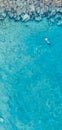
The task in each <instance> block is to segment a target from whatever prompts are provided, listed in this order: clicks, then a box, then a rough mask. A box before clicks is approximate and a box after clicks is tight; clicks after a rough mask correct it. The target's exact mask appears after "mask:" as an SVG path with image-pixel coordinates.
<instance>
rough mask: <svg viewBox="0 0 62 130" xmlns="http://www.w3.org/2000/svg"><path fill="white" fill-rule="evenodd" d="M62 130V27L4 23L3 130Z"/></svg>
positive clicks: (0, 48) (0, 42) (0, 49)
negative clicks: (46, 39)
mask: <svg viewBox="0 0 62 130" xmlns="http://www.w3.org/2000/svg"><path fill="white" fill-rule="evenodd" d="M46 37H47V38H48V40H49V42H50V45H48V43H47V42H46V41H45V38H46ZM61 129H62V27H57V26H55V25H54V26H50V25H48V23H47V21H46V20H44V21H43V22H42V23H41V22H40V23H35V22H28V23H21V22H14V21H11V20H10V21H8V20H6V21H4V22H3V23H2V22H0V130H61Z"/></svg>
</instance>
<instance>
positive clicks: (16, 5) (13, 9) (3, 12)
mask: <svg viewBox="0 0 62 130" xmlns="http://www.w3.org/2000/svg"><path fill="white" fill-rule="evenodd" d="M6 17H10V18H13V19H15V20H17V21H18V20H21V21H28V20H36V21H41V20H42V18H44V17H46V18H47V19H48V20H49V21H50V22H52V23H53V22H55V21H58V22H59V23H60V24H59V25H62V1H61V0H0V20H3V19H5V18H6ZM59 17H60V18H59Z"/></svg>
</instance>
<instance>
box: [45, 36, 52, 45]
mask: <svg viewBox="0 0 62 130" xmlns="http://www.w3.org/2000/svg"><path fill="white" fill-rule="evenodd" d="M45 41H46V42H47V44H48V45H51V43H50V41H49V39H48V38H47V37H46V38H45Z"/></svg>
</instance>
